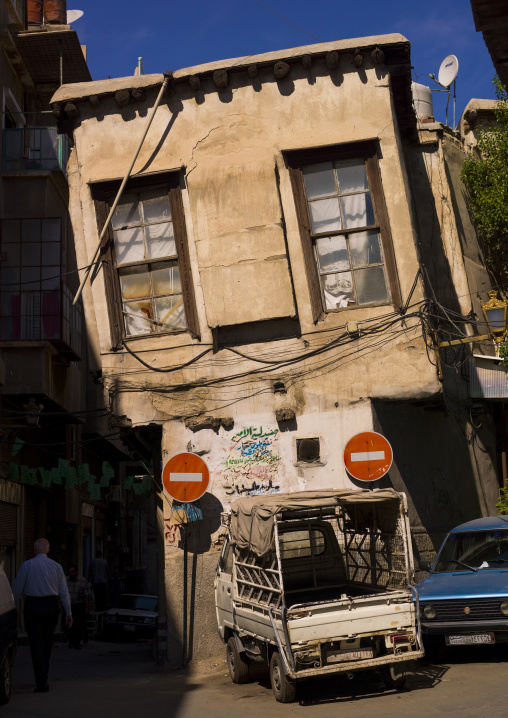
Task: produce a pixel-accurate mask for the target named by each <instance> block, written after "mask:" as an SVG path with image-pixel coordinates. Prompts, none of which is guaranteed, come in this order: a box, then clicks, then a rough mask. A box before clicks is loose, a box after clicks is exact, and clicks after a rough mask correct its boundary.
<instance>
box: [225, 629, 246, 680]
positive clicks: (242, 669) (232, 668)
mask: <svg viewBox="0 0 508 718" xmlns="http://www.w3.org/2000/svg"><path fill="white" fill-rule="evenodd" d="M226 659H227V663H228V668H229V675H230V676H231V680H232V681H233V683H247V681H248V680H249V664H248V662H247V661H246V660H245V658H244V657H243V656H242V654H241V653H240V651H239V650H238V648H237V646H236V640H235V639H234V637H233V636H231V638H230V639H229V640H228V644H227V646H226Z"/></svg>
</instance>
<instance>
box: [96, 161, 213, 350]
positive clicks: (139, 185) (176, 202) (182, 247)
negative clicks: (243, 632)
mask: <svg viewBox="0 0 508 718" xmlns="http://www.w3.org/2000/svg"><path fill="white" fill-rule="evenodd" d="M120 184H121V180H111V181H107V182H99V183H96V184H95V183H94V184H93V185H91V190H92V198H93V200H94V204H95V213H96V217H97V229H98V232H99V234H100V232H101V231H102V228H103V227H104V224H105V222H106V219H107V217H108V214H109V212H110V208H111V205H112V203H113V201H114V198H115V196H116V193H117V192H118V189H119V187H120ZM181 184H182V178H181V173H180V172H163V173H157V174H153V175H148V176H146V177H136V178H134V179H131V180H129V182H128V183H127V185H126V187H125V190H124V194H129V193H130V192H140V191H146V190H150V189H151V188H154V189H155V188H157V187H161V186H166V187H167V192H168V198H169V206H170V209H171V219H172V222H173V231H174V235H175V244H176V253H177V261H178V268H179V271H180V279H181V285H182V298H183V305H184V308H185V318H186V322H187V327H186V328H185V329H176V330H174V331H164V332H154V333H147V334H134V335H127V334H126V332H125V324H124V318H123V311H122V307H123V303H122V294H121V291H120V281H119V271H118V269H119V268H118V267H117V264H116V257H115V245H114V238H113V229H112V226H111V223H110V225H109V227H108V229H107V232H106V234H105V236H104V239H103V242H102V246H101V264H102V269H103V270H104V271H105V273H106V276H105V287H106V300H107V305H108V314H109V323H110V329H111V343H112V347H113V348H114V349H118V348H120V346H121V345H122V343H123V342H124V341H127V340H131V339H146V338H148V337H153V336H157V337H160V336H173V335H175V334H182V333H185V332H190V334H191V335H192V336H193V337H194V338H196V339H199V340H200V339H201V335H200V331H199V321H198V314H197V307H196V297H195V294H194V284H193V281H192V272H191V264H190V255H189V246H188V240H187V229H186V225H185V214H184V208H183V202H182V192H181ZM158 259H159V260H161V261H163V259H164V258H162V257H160V258H158Z"/></svg>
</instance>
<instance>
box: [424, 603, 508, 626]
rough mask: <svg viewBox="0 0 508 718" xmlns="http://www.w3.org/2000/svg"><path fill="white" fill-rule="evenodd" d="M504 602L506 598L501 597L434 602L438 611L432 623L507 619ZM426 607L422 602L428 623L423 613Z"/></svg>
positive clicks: (433, 604)
mask: <svg viewBox="0 0 508 718" xmlns="http://www.w3.org/2000/svg"><path fill="white" fill-rule="evenodd" d="M504 600H505V599H504V597H500V598H471V599H467V598H460V599H452V600H449V601H432V606H433V607H434V608H435V610H436V617H435V618H433V619H432V621H482V620H488V619H490V618H494V619H501V618H507V617H506V616H504V615H503V614H502V613H501V603H502V602H503V601H504ZM428 603H430V601H429V602H428ZM426 605H427V603H425V602H423V601H420V613H421V616H422V619H423V620H424V621H425V622H426V623H427V622H429V620H430V619H428V618H427V617H426V616H425V614H424V613H423V609H424V608H425V606H426ZM466 608H468V609H469V613H467V612H465V610H464V609H466Z"/></svg>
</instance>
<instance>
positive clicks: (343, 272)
mask: <svg viewBox="0 0 508 718" xmlns="http://www.w3.org/2000/svg"><path fill="white" fill-rule="evenodd" d="M287 156H288V164H289V169H290V175H291V181H292V186H293V192H294V195H295V200H296V210H297V215H298V219H299V225H300V235H301V238H302V243H303V250H304V259H305V262H306V271H307V277H308V280H309V284H310V290H311V302H312V305H313V314H314V318H315V319H317V318H318V317H319V315H320V314H321V313H322V312H323V311H325V312H329V311H336V310H343V309H347V308H354V307H360V306H365V305H378V304H387V303H389V302H394V303H397V301H398V296H399V290H398V281H397V277H396V270H395V260H394V256H393V247H392V243H391V236H390V230H389V224H388V216H387V212H386V205H385V202H384V195H383V191H382V184H381V176H380V173H379V165H378V160H377V154H376V149H375V145H374V143H373V142H370V141H369V142H366V143H354V144H352V145H345V146H340V145H338V146H335V147H334V148H317V149H316V150H301V151H295V152H288V153H287Z"/></svg>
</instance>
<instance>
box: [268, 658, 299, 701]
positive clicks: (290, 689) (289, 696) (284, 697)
mask: <svg viewBox="0 0 508 718" xmlns="http://www.w3.org/2000/svg"><path fill="white" fill-rule="evenodd" d="M270 683H271V684H272V691H273V695H274V696H275V700H276V701H279V703H292V702H293V701H294V699H295V696H296V683H295V682H294V681H292V680H291V679H290V678H288V677H287V676H286V673H285V671H284V666H283V664H282V658H281V657H280V653H279V652H278V651H274V652H273V653H272V658H271V660H270Z"/></svg>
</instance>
